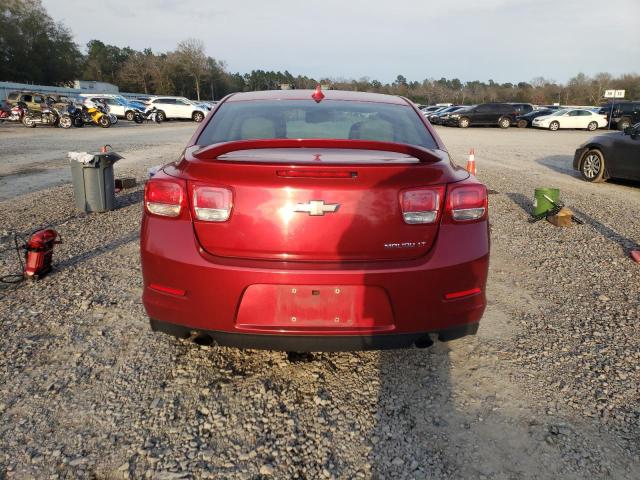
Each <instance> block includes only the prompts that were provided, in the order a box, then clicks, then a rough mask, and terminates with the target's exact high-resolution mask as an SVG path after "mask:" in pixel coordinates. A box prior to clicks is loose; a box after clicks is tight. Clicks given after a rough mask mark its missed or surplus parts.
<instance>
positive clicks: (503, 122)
mask: <svg viewBox="0 0 640 480" xmlns="http://www.w3.org/2000/svg"><path fill="white" fill-rule="evenodd" d="M498 126H499V127H500V128H509V127H510V126H511V120H509V119H508V118H506V117H502V118H501V119H500V120H498Z"/></svg>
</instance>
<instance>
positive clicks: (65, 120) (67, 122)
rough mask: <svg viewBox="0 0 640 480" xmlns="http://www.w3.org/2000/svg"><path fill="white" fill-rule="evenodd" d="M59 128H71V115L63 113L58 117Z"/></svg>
mask: <svg viewBox="0 0 640 480" xmlns="http://www.w3.org/2000/svg"><path fill="white" fill-rule="evenodd" d="M58 124H59V125H60V128H71V125H72V124H73V122H72V121H71V117H70V116H69V115H63V116H62V117H60V121H59V122H58Z"/></svg>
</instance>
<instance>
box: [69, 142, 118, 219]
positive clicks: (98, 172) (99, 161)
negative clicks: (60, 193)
mask: <svg viewBox="0 0 640 480" xmlns="http://www.w3.org/2000/svg"><path fill="white" fill-rule="evenodd" d="M91 155H93V159H91V160H89V161H87V162H81V161H79V160H75V159H72V160H71V179H72V181H73V198H74V200H75V203H76V208H77V209H78V210H82V211H83V212H107V211H109V210H113V206H114V204H115V198H116V195H115V181H114V176H113V164H114V163H116V162H117V161H118V160H120V159H121V158H122V157H121V156H120V155H118V154H117V153H114V152H107V153H92V154H91Z"/></svg>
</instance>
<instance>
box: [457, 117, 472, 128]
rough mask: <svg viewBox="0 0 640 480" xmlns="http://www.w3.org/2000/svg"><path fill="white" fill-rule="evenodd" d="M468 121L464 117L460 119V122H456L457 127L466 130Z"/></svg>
mask: <svg viewBox="0 0 640 480" xmlns="http://www.w3.org/2000/svg"><path fill="white" fill-rule="evenodd" d="M469 123H470V122H469V119H468V118H466V117H462V118H461V119H460V120H458V126H459V127H460V128H467V127H468V126H469Z"/></svg>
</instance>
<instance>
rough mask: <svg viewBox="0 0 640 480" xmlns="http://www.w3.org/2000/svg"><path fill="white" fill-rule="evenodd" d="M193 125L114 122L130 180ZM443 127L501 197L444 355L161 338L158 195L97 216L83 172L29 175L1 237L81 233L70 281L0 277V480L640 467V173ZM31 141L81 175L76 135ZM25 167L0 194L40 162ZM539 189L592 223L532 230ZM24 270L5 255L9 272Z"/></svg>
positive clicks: (527, 140) (135, 197) (423, 474)
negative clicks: (9, 282)
mask: <svg viewBox="0 0 640 480" xmlns="http://www.w3.org/2000/svg"><path fill="white" fill-rule="evenodd" d="M3 128H4V127H3ZM160 128H165V126H164V125H163V126H160ZM193 128H194V127H193V125H191V124H173V125H172V124H169V125H168V126H166V129H167V130H166V135H163V136H159V135H158V133H159V130H158V129H156V128H155V126H150V128H148V129H145V128H139V129H138V128H136V129H135V132H136V134H135V138H133V137H127V138H126V139H125V140H124V141H123V142H121V143H120V145H118V137H117V136H115V134H114V132H115V133H117V132H118V131H119V130H116V129H111V131H110V135H114V136H113V138H110V139H109V140H110V141H109V142H108V143H111V144H112V145H114V146H115V147H116V149H119V150H121V151H122V153H123V154H124V155H125V156H126V160H123V161H121V162H119V163H118V164H116V173H117V174H119V175H132V174H133V175H135V176H137V177H138V179H142V178H143V177H144V175H145V172H146V169H147V168H148V167H149V166H151V165H154V164H158V163H161V162H162V161H170V160H172V159H174V158H175V156H176V155H177V154H178V153H179V151H180V149H181V148H182V146H183V145H184V143H185V142H186V140H187V138H188V137H189V135H190V134H191V132H192V131H193ZM24 130H26V129H24ZM95 131H99V130H97V129H96V130H95ZM132 131H133V129H132ZM7 132H8V133H7ZM122 132H123V133H122V135H125V133H126V132H127V131H126V130H125V129H124V128H122ZM138 132H140V133H138ZM162 132H163V133H165V131H164V130H163V131H162ZM69 133H74V134H80V135H82V134H84V133H85V132H75V131H72V132H69ZM91 133H92V134H93V132H91ZM439 133H440V134H441V136H442V137H443V139H444V140H445V143H446V144H447V145H448V146H449V148H450V150H451V152H452V153H453V155H454V157H455V158H456V159H458V160H459V161H460V162H461V163H464V161H465V158H466V153H467V152H468V149H469V148H471V147H474V148H475V150H476V159H477V162H478V176H479V178H480V179H481V180H482V181H484V182H486V183H487V185H488V186H489V188H490V189H492V190H494V191H495V192H496V193H494V194H492V195H491V197H490V205H491V206H490V208H491V222H492V242H493V244H492V249H493V250H492V264H491V273H490V283H489V287H488V298H489V306H488V309H487V313H486V314H485V317H484V319H483V322H482V324H481V328H480V331H479V334H478V335H477V336H475V337H468V338H464V339H460V340H456V341H453V342H449V343H446V344H445V343H437V344H436V345H435V346H434V347H432V348H430V349H426V350H418V349H412V350H404V351H386V352H365V353H362V352H359V353H339V354H314V355H310V356H298V357H295V358H294V357H292V358H288V357H287V356H286V354H284V353H279V352H263V351H240V350H235V349H227V348H212V347H202V346H198V345H195V344H192V343H189V342H187V341H179V340H175V339H172V338H171V337H168V336H164V335H161V334H153V333H151V332H150V331H149V328H148V324H147V319H146V317H145V314H144V310H143V307H142V305H141V303H140V290H141V279H140V275H139V260H138V245H137V238H138V228H139V218H140V210H141V200H142V191H141V187H138V188H135V189H132V190H126V191H123V192H122V193H120V194H119V195H118V207H119V208H118V209H117V210H114V211H112V212H109V213H105V214H94V215H84V214H78V213H76V212H75V211H74V210H73V201H72V192H71V187H70V186H69V185H68V184H62V185H60V186H55V187H53V188H45V189H42V188H43V185H42V184H41V183H38V182H37V181H35V180H34V179H33V178H31V179H29V178H27V179H26V181H25V182H24V183H23V184H22V185H23V186H22V187H21V188H22V189H23V191H24V192H27V191H31V192H32V193H24V194H21V195H18V196H15V194H11V195H8V197H10V198H7V199H6V200H4V201H0V212H2V213H0V215H1V216H2V222H0V249H3V248H7V247H8V246H9V245H10V237H9V235H10V233H11V232H20V233H26V232H29V231H30V230H31V229H32V228H34V227H36V226H40V225H45V224H51V225H54V226H55V228H56V229H58V230H59V232H60V233H61V235H62V237H63V239H64V242H65V243H64V244H62V245H60V246H59V248H57V249H56V253H55V262H56V267H57V268H56V271H55V272H54V273H53V274H51V275H50V276H48V277H47V278H45V279H43V280H42V281H39V282H37V283H23V284H20V285H19V286H17V287H5V288H2V287H0V288H2V289H0V319H1V322H0V337H1V340H0V350H1V352H2V355H1V356H0V367H1V368H0V417H1V421H0V479H4V478H7V479H13V478H38V479H40V478H98V479H122V478H136V479H137V478H147V479H183V478H194V479H199V478H238V479H245V478H246V479H267V478H305V479H316V478H375V479H382V478H393V479H395V478H415V479H423V478H434V479H441V478H451V479H458V478H474V479H475V478H477V479H489V478H490V479H546V478H569V479H584V478H612V479H637V478H640V456H639V455H640V407H639V405H640V392H639V390H638V388H639V387H638V385H640V362H639V360H640V335H639V333H640V332H639V327H638V318H639V317H640V312H639V307H638V306H639V304H640V284H639V282H638V277H639V275H640V266H639V265H637V264H634V263H633V262H632V261H631V260H630V259H629V258H628V251H629V250H630V249H633V248H634V247H637V242H640V220H639V219H638V217H637V212H638V210H639V209H640V190H639V187H640V185H638V184H623V183H606V184H600V185H591V184H587V183H585V182H582V181H581V180H579V179H578V178H576V176H575V175H574V174H573V172H572V171H571V159H572V155H573V151H574V149H575V147H576V146H577V145H578V144H580V143H581V142H582V141H584V140H585V139H586V138H588V136H589V135H588V134H586V133H584V132H572V131H567V132H557V133H551V132H546V131H531V130H526V131H523V130H517V129H509V130H507V131H502V130H498V129H469V130H460V129H448V128H442V129H439ZM29 134H30V135H32V136H33V137H34V140H33V141H34V144H35V145H36V146H37V147H35V148H36V149H41V151H39V152H38V153H37V155H36V156H39V155H42V157H39V158H41V159H40V160H38V161H39V162H42V166H41V167H39V168H48V167H50V166H52V165H53V166H55V168H63V166H64V164H65V163H64V159H61V158H59V155H60V154H54V153H52V154H51V156H52V158H51V159H49V160H46V155H45V153H44V151H45V150H46V145H47V143H48V142H50V141H51V142H60V139H57V138H56V135H57V134H58V131H54V130H52V129H44V128H42V129H36V131H29ZM78 138H80V136H78ZM25 139H26V137H25V134H23V133H22V132H21V131H19V130H17V129H16V130H7V131H3V132H2V134H1V135H0V141H1V142H3V147H4V145H6V144H7V143H10V144H12V145H16V144H19V143H20V142H23V143H24V141H25ZM165 140H166V141H165ZM85 141H86V139H85ZM5 142H7V143H5ZM11 142H13V143H11ZM92 142H93V140H92ZM136 142H138V143H136ZM94 143H96V144H98V145H99V144H102V143H107V142H105V141H100V140H99V139H97V141H95V142H94ZM87 144H88V141H87ZM29 145H31V142H30V143H29ZM150 145H153V147H149V146H150ZM60 148H62V150H64V151H66V150H79V149H85V148H88V147H84V148H81V147H80V146H78V145H76V144H75V143H73V142H72V140H69V143H68V145H67V144H61V146H60ZM9 156H11V154H10V153H7V150H5V149H4V148H3V149H2V151H1V152H0V160H1V161H2V162H3V163H5V164H6V163H7V162H9V161H10V159H9V158H8V157H9ZM27 157H28V156H25V159H26V160H25V162H26V164H28V163H29V161H28V158H27ZM53 157H55V158H53ZM42 158H45V160H42ZM25 162H23V164H25ZM12 168H13V167H12ZM7 172H9V170H6V171H5V173H7ZM11 172H13V173H12V174H14V177H11V181H10V182H7V183H5V184H0V194H2V193H3V192H5V193H6V188H7V184H12V183H13V181H14V180H15V181H18V180H19V179H20V178H21V175H27V176H28V175H30V173H29V172H26V173H24V174H17V175H15V173H16V172H15V171H14V170H11ZM0 175H2V172H0ZM5 179H6V177H5ZM0 180H2V179H1V178H0ZM536 186H558V187H560V188H561V196H562V200H563V201H565V202H566V203H567V204H568V205H569V206H571V207H572V208H573V209H574V210H575V211H576V212H577V213H578V215H579V216H580V217H581V218H582V219H583V220H584V221H585V225H582V226H578V225H575V226H573V227H571V228H565V229H560V228H555V227H553V226H551V225H550V224H548V223H546V222H538V223H535V224H530V223H528V221H527V220H528V211H529V210H530V202H531V198H532V195H533V189H534V188H535V187H536ZM35 190H38V191H35ZM16 268H18V265H17V259H16V258H15V254H14V253H13V252H11V251H4V252H3V253H0V274H2V275H4V274H7V273H12V272H13V271H15V270H16Z"/></svg>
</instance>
